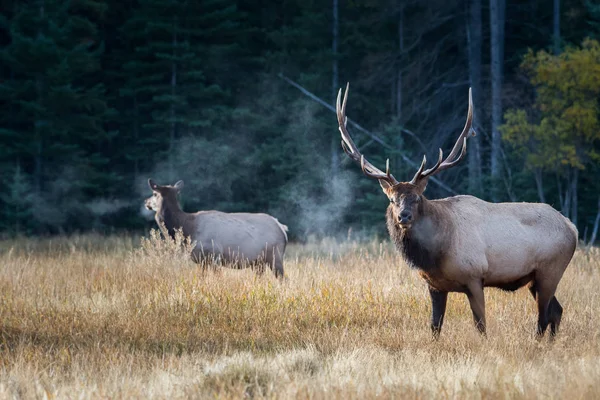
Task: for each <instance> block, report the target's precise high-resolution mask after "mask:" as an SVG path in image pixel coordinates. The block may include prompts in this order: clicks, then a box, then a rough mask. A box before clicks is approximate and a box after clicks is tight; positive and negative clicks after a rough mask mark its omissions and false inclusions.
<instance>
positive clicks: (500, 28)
mask: <svg viewBox="0 0 600 400" xmlns="http://www.w3.org/2000/svg"><path fill="white" fill-rule="evenodd" d="M505 7H506V4H505V0H490V25H491V37H490V47H491V53H492V54H491V80H492V95H491V97H492V152H491V173H492V181H493V182H492V185H493V188H492V198H493V199H494V200H497V197H498V194H497V185H498V181H499V178H500V173H501V168H500V162H501V160H500V157H501V154H500V152H501V140H500V139H501V136H500V131H499V130H498V127H499V126H500V125H501V124H502V79H503V71H502V69H503V68H502V66H503V64H504V13H505Z"/></svg>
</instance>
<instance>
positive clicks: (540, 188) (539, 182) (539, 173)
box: [534, 168, 546, 203]
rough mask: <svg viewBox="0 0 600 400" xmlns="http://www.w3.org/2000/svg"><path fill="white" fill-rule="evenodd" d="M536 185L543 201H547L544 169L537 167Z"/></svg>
mask: <svg viewBox="0 0 600 400" xmlns="http://www.w3.org/2000/svg"><path fill="white" fill-rule="evenodd" d="M534 176H535V186H536V188H537V192H538V197H539V199H540V202H541V203H545V202H546V196H545V195H544V182H543V180H542V170H541V169H539V168H537V169H536V170H535V175H534Z"/></svg>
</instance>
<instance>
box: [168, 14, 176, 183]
mask: <svg viewBox="0 0 600 400" xmlns="http://www.w3.org/2000/svg"><path fill="white" fill-rule="evenodd" d="M172 52H173V60H172V61H171V110H170V118H171V121H170V125H171V129H170V132H169V157H168V159H169V179H171V180H172V179H175V176H174V173H175V171H174V167H173V152H174V150H175V130H176V129H177V124H176V122H175V116H176V111H175V93H177V63H176V61H175V57H176V55H177V18H175V19H173V50H172Z"/></svg>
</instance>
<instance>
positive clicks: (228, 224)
mask: <svg viewBox="0 0 600 400" xmlns="http://www.w3.org/2000/svg"><path fill="white" fill-rule="evenodd" d="M148 185H149V186H150V189H152V196H151V197H149V198H148V199H146V201H145V206H146V208H147V209H149V210H152V211H155V212H156V214H155V216H154V219H155V220H156V222H157V223H158V225H159V226H160V227H161V228H162V227H164V229H166V231H167V232H166V233H167V234H168V235H170V236H171V237H174V236H175V231H176V230H177V229H181V230H182V231H183V235H184V236H185V237H186V238H188V237H189V238H190V240H191V241H192V242H195V243H196V245H195V247H194V249H193V250H192V259H193V260H194V261H196V262H200V261H201V260H206V259H211V258H212V259H220V260H221V261H224V262H225V263H227V264H229V265H232V266H234V267H243V266H257V267H260V266H261V265H264V264H265V263H266V264H268V265H269V267H270V268H271V269H272V270H273V272H274V273H275V276H276V277H278V278H283V255H284V252H285V247H286V245H287V226H285V225H283V224H281V223H280V222H279V221H277V219H276V218H274V217H272V216H270V215H268V214H251V213H224V212H220V211H198V212H196V213H193V214H190V213H186V212H184V211H182V210H181V208H180V207H179V202H178V201H177V194H178V193H179V192H180V191H181V189H182V188H183V181H179V182H177V183H176V184H175V185H173V186H171V185H167V186H160V185H157V184H156V182H154V181H153V180H152V179H148Z"/></svg>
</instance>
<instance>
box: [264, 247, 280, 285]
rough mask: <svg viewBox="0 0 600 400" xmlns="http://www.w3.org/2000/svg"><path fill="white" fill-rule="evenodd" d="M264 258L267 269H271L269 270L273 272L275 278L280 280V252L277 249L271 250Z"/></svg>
mask: <svg viewBox="0 0 600 400" xmlns="http://www.w3.org/2000/svg"><path fill="white" fill-rule="evenodd" d="M266 258H267V263H268V264H269V267H271V270H273V273H274V274H275V278H278V279H280V280H282V279H283V278H284V274H283V256H282V252H280V251H279V250H278V249H277V248H273V250H272V251H267V257H266Z"/></svg>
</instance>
